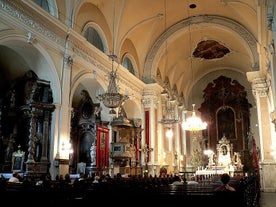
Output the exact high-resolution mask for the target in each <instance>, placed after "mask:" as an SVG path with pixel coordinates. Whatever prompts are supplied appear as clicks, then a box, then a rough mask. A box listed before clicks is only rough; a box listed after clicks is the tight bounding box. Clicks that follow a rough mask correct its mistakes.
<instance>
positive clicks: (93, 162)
mask: <svg viewBox="0 0 276 207" xmlns="http://www.w3.org/2000/svg"><path fill="white" fill-rule="evenodd" d="M90 158H91V165H93V166H95V165H96V145H95V143H93V144H92V145H91V147H90Z"/></svg>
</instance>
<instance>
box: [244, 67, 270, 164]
mask: <svg viewBox="0 0 276 207" xmlns="http://www.w3.org/2000/svg"><path fill="white" fill-rule="evenodd" d="M250 73H251V74H247V77H248V79H249V81H250V82H251V83H252V92H253V95H254V97H255V99H256V104H257V112H258V119H259V120H258V125H259V132H260V147H261V157H260V158H261V160H262V161H266V160H271V158H272V157H271V143H272V142H271V135H272V134H271V126H272V124H271V121H270V118H269V117H270V114H269V110H270V108H269V97H268V91H269V84H268V83H267V80H266V79H265V77H263V76H261V74H260V72H258V71H256V72H250Z"/></svg>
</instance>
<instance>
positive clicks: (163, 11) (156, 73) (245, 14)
mask: <svg viewBox="0 0 276 207" xmlns="http://www.w3.org/2000/svg"><path fill="white" fill-rule="evenodd" d="M87 2H90V3H92V4H94V8H93V7H88V6H87V5H88V4H85V5H86V6H85V5H82V6H81V7H80V10H79V14H81V13H82V15H84V14H85V13H88V12H89V13H90V14H89V15H91V12H94V13H95V15H96V14H97V15H99V14H100V13H101V15H103V17H104V18H105V20H106V22H103V21H102V26H103V29H104V25H105V26H106V25H109V28H110V34H111V35H110V36H113V35H112V34H114V37H113V38H114V46H115V47H114V52H115V53H117V55H118V56H119V57H120V58H122V57H123V55H124V54H125V53H126V52H130V53H131V55H132V56H133V58H134V60H135V64H136V66H137V70H138V71H137V73H138V76H139V78H140V79H141V80H143V81H144V82H146V83H152V82H158V83H160V84H161V85H163V86H166V87H168V88H170V89H171V90H173V92H174V93H176V94H177V95H178V96H183V99H184V100H187V99H188V97H189V96H191V91H192V87H193V86H194V85H195V84H196V82H198V81H200V80H203V79H204V77H205V81H203V82H204V83H205V84H206V82H208V81H210V80H212V79H210V78H209V79H208V78H207V79H206V76H207V75H208V74H211V73H212V72H214V71H223V72H221V73H223V74H225V73H229V74H232V73H235V74H236V77H239V76H240V77H242V78H243V79H245V80H246V72H249V71H253V70H258V65H259V61H258V54H257V34H258V26H257V25H258V17H257V11H258V7H257V6H258V5H257V1H255V0H242V1H236V0H209V1H207V0H173V1H171V0H151V1H149V0H139V1H137V0H125V1H109V0H108V1H107V0H91V1H87ZM90 6H91V5H90ZM92 8H93V10H92V11H91V9H92ZM96 11H97V12H96ZM77 19H78V21H79V22H78V24H79V25H80V24H81V20H80V18H77ZM112 28H113V31H112ZM111 41H112V40H111ZM110 50H112V49H111V48H110ZM240 81H241V82H243V81H244V80H240ZM202 85H204V84H202Z"/></svg>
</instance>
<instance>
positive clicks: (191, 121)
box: [182, 104, 207, 132]
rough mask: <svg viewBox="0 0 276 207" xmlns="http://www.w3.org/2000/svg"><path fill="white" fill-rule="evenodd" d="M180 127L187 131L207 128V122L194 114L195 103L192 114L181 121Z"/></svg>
mask: <svg viewBox="0 0 276 207" xmlns="http://www.w3.org/2000/svg"><path fill="white" fill-rule="evenodd" d="M182 128H183V129H184V130H187V131H193V132H196V131H201V130H204V129H206V128H207V123H206V122H202V120H201V119H200V118H199V117H197V116H196V113H195V104H193V111H192V116H190V117H188V118H187V119H186V121H185V122H183V123H182Z"/></svg>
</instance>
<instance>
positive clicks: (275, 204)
mask: <svg viewBox="0 0 276 207" xmlns="http://www.w3.org/2000/svg"><path fill="white" fill-rule="evenodd" d="M260 207H276V193H267V192H262V193H261V199H260Z"/></svg>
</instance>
